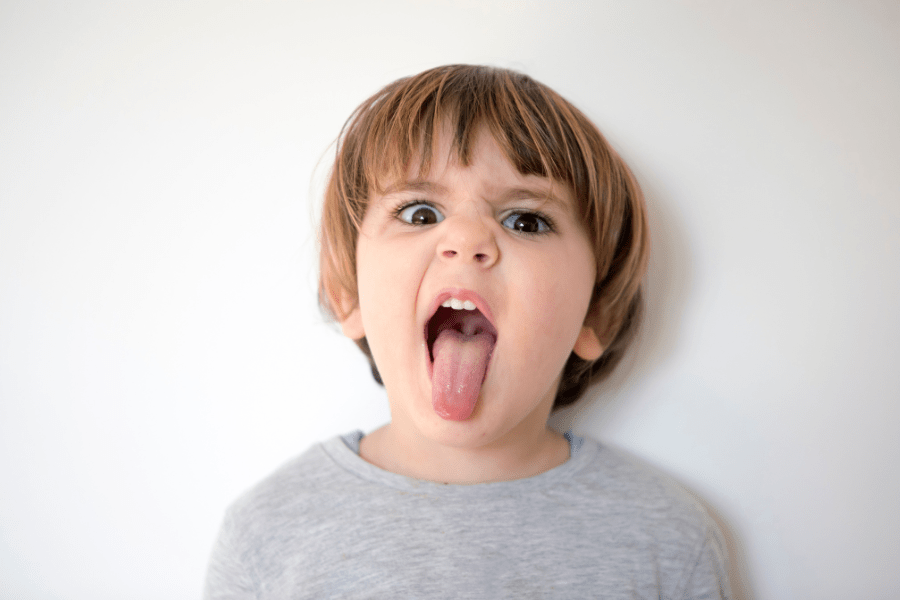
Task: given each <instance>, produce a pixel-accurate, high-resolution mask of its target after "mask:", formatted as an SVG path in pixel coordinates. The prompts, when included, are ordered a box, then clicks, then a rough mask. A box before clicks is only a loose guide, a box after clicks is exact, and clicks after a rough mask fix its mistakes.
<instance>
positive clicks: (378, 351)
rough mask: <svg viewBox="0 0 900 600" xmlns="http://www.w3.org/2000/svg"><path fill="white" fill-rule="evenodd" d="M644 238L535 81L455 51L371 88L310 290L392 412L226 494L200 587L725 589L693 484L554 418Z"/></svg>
mask: <svg viewBox="0 0 900 600" xmlns="http://www.w3.org/2000/svg"><path fill="white" fill-rule="evenodd" d="M647 254H648V239H647V224H646V217H645V210H644V205H643V200H642V197H641V193H640V190H639V188H638V186H637V184H636V182H635V181H634V179H633V177H632V175H631V173H630V171H629V170H628V168H627V167H626V166H625V164H624V163H623V162H622V160H621V159H620V158H619V157H618V155H617V154H616V153H615V152H614V151H613V150H612V149H611V148H610V147H609V146H608V144H607V143H606V141H605V140H604V139H603V137H602V136H601V135H600V133H599V132H598V131H597V129H596V128H595V127H594V126H593V125H592V124H591V123H590V121H588V120H587V118H586V117H584V115H582V114H581V113H580V112H579V111H578V110H577V109H575V108H574V107H573V106H572V105H570V104H569V103H568V102H566V101H565V100H564V99H562V98H561V97H560V96H558V95H557V94H556V93H554V92H553V91H552V90H550V89H548V88H547V87H545V86H543V85H541V84H539V83H537V82H535V81H533V80H532V79H530V78H528V77H526V76H524V75H521V74H518V73H514V72H511V71H506V70H501V69H493V68H487V67H474V66H466V65H452V66H446V67H440V68H436V69H432V70H429V71H426V72H424V73H421V74H419V75H417V76H414V77H411V78H407V79H401V80H399V81H397V82H394V83H392V84H390V85H388V86H387V87H386V88H384V89H383V90H381V91H380V92H379V93H378V94H376V95H375V96H373V97H372V98H370V99H369V100H367V101H366V102H365V103H363V104H362V106H360V107H359V109H357V111H356V112H355V113H354V115H353V116H352V117H351V118H350V120H349V121H348V123H347V125H346V126H345V129H344V132H343V133H342V135H341V138H340V140H339V144H338V148H337V158H336V161H335V165H334V169H333V172H332V174H331V179H330V182H329V185H328V188H327V191H326V197H325V205H324V210H323V216H322V229H321V273H320V298H321V301H322V304H323V306H324V307H325V308H326V310H328V311H329V312H330V313H331V314H332V315H333V316H334V317H335V319H336V320H337V321H338V322H339V323H340V325H341V328H342V330H343V332H344V334H345V335H347V336H348V337H350V338H352V339H354V340H356V341H357V344H358V345H359V346H360V348H361V349H362V350H363V352H365V354H366V355H367V356H368V358H369V360H370V363H371V367H372V373H373V375H374V376H375V378H376V380H378V381H379V382H380V383H381V382H383V384H384V386H385V388H386V390H387V395H388V401H389V404H390V409H391V421H390V423H389V424H387V425H385V426H384V427H382V428H380V429H378V430H376V431H374V432H372V433H370V434H367V435H363V434H362V432H357V433H355V434H350V435H348V436H345V437H344V438H336V439H333V440H330V441H328V442H325V443H323V444H319V445H317V446H314V447H313V448H312V449H310V450H308V451H307V452H306V453H305V454H304V455H302V456H300V457H299V458H297V459H295V460H294V461H293V462H290V463H288V464H287V465H285V466H284V467H282V468H281V469H280V470H279V471H277V472H276V473H275V474H273V475H272V476H270V477H269V478H268V479H266V480H265V481H263V482H262V483H261V484H259V485H258V486H257V487H256V488H254V489H253V490H251V491H250V492H249V493H247V494H246V495H245V496H243V497H242V498H241V499H240V500H238V502H237V503H235V505H234V506H232V508H231V509H230V510H229V513H228V515H227V517H226V520H225V523H224V525H223V528H222V532H221V533H220V537H219V540H218V542H217V545H216V549H215V551H214V554H213V558H212V562H211V564H210V569H209V573H208V578H207V588H206V597H207V598H260V599H261V598H323V597H327V598H331V597H334V598H337V597H354V598H386V597H393V598H461V597H464V598H500V597H503V598H557V597H558V598H586V597H591V598H595V597H596V598H629V599H631V598H720V597H727V596H728V595H729V591H728V589H729V588H728V582H727V579H726V576H725V567H724V558H723V551H722V544H721V541H720V540H721V538H720V535H719V533H718V531H717V530H716V528H715V526H714V525H712V524H711V522H710V520H709V518H708V517H707V516H706V514H705V513H704V512H703V510H702V509H700V508H699V507H698V506H697V505H696V504H695V503H694V502H693V501H692V500H691V499H690V497H689V496H688V495H687V494H685V493H684V492H682V491H680V490H679V489H678V488H677V487H676V486H673V485H672V484H670V483H669V482H668V481H667V480H666V479H664V478H662V477H659V476H657V475H655V474H652V473H648V472H646V471H645V470H642V469H641V468H639V467H636V466H633V465H632V464H631V463H629V462H628V461H626V460H624V459H623V458H621V457H620V456H618V455H617V454H615V453H614V452H612V451H611V450H609V449H607V448H605V447H603V446H601V445H599V444H598V443H597V442H594V441H592V440H587V439H583V438H578V437H575V436H571V435H567V436H562V435H559V434H558V433H556V432H554V431H552V430H551V429H549V428H548V427H547V419H548V417H549V415H550V412H551V411H552V410H553V409H554V408H558V407H560V406H563V405H566V404H569V403H571V402H574V401H575V400H576V399H577V398H578V397H579V396H580V395H581V394H582V392H583V391H584V390H585V388H586V387H587V385H588V384H589V383H591V382H592V381H597V380H598V379H600V378H602V377H604V376H606V375H607V374H608V373H609V372H610V371H611V370H612V369H613V367H615V365H616V363H617V362H618V361H619V360H620V358H621V356H622V353H623V352H624V351H625V349H626V348H627V346H628V344H629V342H630V340H631V339H632V337H633V335H634V331H635V328H636V327H637V323H638V316H639V313H640V306H641V296H640V280H641V277H642V275H643V273H644V270H645V267H646V263H647Z"/></svg>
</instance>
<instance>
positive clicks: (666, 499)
mask: <svg viewBox="0 0 900 600" xmlns="http://www.w3.org/2000/svg"><path fill="white" fill-rule="evenodd" d="M579 452H584V453H585V456H583V457H582V459H581V460H580V461H579V462H578V468H576V469H573V470H572V471H571V473H570V477H568V478H567V479H566V480H565V481H564V482H562V485H559V486H558V493H561V494H563V495H564V497H566V498H567V502H568V503H570V504H571V509H572V512H573V513H575V512H576V511H577V513H578V514H579V515H581V518H580V519H578V521H579V522H581V523H582V524H584V523H588V524H589V525H588V527H589V528H597V529H601V528H602V531H603V533H605V534H609V533H610V532H612V531H615V532H616V535H617V537H619V538H620V539H623V540H624V539H625V538H628V539H630V540H631V543H635V544H647V545H654V546H657V547H662V546H669V547H670V549H671V550H672V551H673V552H677V553H680V554H684V555H690V554H692V553H695V552H698V551H700V548H702V547H703V546H704V544H706V543H707V542H708V541H709V540H710V538H715V540H718V539H719V532H718V527H717V525H716V524H715V522H714V521H713V520H712V519H711V518H710V516H709V513H708V511H707V510H706V508H705V507H704V506H703V504H702V503H701V502H700V501H699V500H698V499H697V497H696V496H694V495H693V494H691V493H690V492H689V491H687V490H686V489H685V488H684V487H683V486H682V485H680V484H679V483H677V482H676V481H675V480H674V479H672V478H671V477H669V476H668V475H666V474H664V473H662V472H661V471H659V470H658V469H655V468H653V467H651V466H650V465H648V464H646V463H644V462H643V461H641V460H639V459H638V458H636V457H634V456H632V455H630V454H628V453H627V452H625V451H623V450H619V449H616V448H612V447H610V446H607V445H605V444H602V443H599V442H597V441H594V440H591V439H585V441H584V444H583V447H582V448H581V450H580V451H579ZM598 533H599V531H598Z"/></svg>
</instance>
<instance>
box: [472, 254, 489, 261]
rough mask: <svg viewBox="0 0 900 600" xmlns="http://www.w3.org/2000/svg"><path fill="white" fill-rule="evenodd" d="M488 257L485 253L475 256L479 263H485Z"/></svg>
mask: <svg viewBox="0 0 900 600" xmlns="http://www.w3.org/2000/svg"><path fill="white" fill-rule="evenodd" d="M487 257H488V256H487V254H484V253H483V252H479V253H478V254H476V255H475V260H476V261H478V262H484V261H486V260H487Z"/></svg>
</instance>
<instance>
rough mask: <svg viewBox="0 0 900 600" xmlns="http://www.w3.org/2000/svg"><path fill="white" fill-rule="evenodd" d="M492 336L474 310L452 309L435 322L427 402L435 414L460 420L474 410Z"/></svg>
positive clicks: (489, 354) (485, 320)
mask: <svg viewBox="0 0 900 600" xmlns="http://www.w3.org/2000/svg"><path fill="white" fill-rule="evenodd" d="M436 316H437V315H436ZM495 335H496V334H494V329H493V327H492V326H491V325H490V323H489V322H488V321H487V319H485V317H484V315H482V314H481V313H480V312H478V311H459V310H454V311H453V314H451V315H450V317H449V318H448V319H446V320H445V321H444V322H442V323H441V324H440V325H439V327H438V331H437V337H436V338H435V340H434V345H433V346H432V355H433V356H434V371H433V374H432V380H431V390H432V392H431V404H432V406H433V407H434V411H435V412H436V413H437V414H438V416H440V417H441V418H443V419H448V420H451V421H464V420H466V419H468V418H469V416H470V415H471V414H472V411H473V410H475V403H476V402H478V395H479V393H480V392H481V384H482V382H483V381H484V374H485V372H486V371H487V366H488V361H489V360H490V358H491V352H492V351H493V349H494V343H495V341H496V337H495Z"/></svg>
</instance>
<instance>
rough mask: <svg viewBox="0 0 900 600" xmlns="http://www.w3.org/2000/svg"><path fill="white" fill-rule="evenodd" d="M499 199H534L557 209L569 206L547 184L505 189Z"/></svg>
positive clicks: (565, 209)
mask: <svg viewBox="0 0 900 600" xmlns="http://www.w3.org/2000/svg"><path fill="white" fill-rule="evenodd" d="M500 198H501V200H502V201H504V202H508V201H515V200H536V201H539V202H541V204H549V205H551V206H553V207H556V208H557V209H559V210H563V211H568V210H569V209H570V208H571V207H570V206H569V203H568V202H566V201H564V200H563V199H562V198H560V197H559V196H558V195H556V194H554V193H553V188H552V187H550V186H547V187H546V188H537V187H517V188H511V189H508V190H506V191H505V192H504V193H503V194H502V195H501V196H500Z"/></svg>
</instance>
